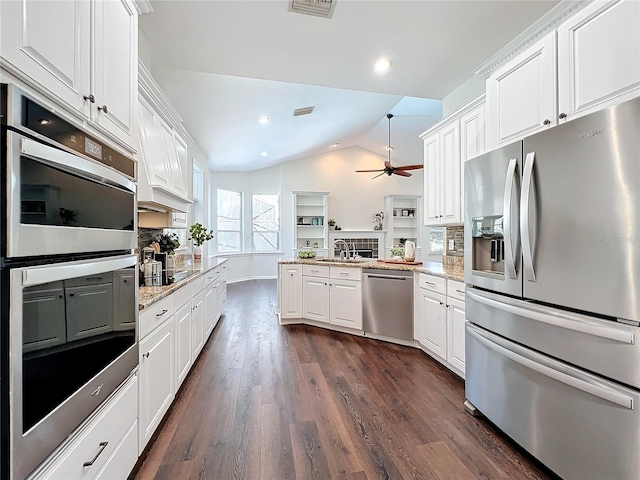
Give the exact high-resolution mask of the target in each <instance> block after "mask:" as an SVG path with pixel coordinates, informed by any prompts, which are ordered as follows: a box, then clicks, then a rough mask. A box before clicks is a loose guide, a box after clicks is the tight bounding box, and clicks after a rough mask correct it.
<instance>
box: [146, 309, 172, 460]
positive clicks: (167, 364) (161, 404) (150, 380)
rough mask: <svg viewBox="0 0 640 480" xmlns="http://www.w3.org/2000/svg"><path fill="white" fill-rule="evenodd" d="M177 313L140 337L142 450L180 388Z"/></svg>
mask: <svg viewBox="0 0 640 480" xmlns="http://www.w3.org/2000/svg"><path fill="white" fill-rule="evenodd" d="M174 334H175V332H174V317H173V316H171V317H170V318H169V319H167V320H166V321H165V322H164V323H163V324H162V325H161V326H160V327H158V328H157V329H156V330H154V331H153V332H152V333H151V334H149V336H147V337H146V338H144V339H143V340H141V341H140V347H139V351H140V408H139V419H138V421H139V437H138V443H139V445H138V446H139V451H140V453H142V450H143V449H144V447H145V446H146V445H147V442H148V441H149V439H150V438H151V436H152V435H153V432H154V431H155V429H156V428H157V426H158V424H159V423H160V421H161V420H162V418H163V417H164V414H165V413H166V412H167V410H168V409H169V407H170V406H171V402H172V401H173V398H174V396H175V392H176V387H175V385H176V381H175V371H176V370H175V338H174Z"/></svg>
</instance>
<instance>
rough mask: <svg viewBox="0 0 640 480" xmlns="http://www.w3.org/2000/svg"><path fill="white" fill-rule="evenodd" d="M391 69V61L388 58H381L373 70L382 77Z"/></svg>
mask: <svg viewBox="0 0 640 480" xmlns="http://www.w3.org/2000/svg"><path fill="white" fill-rule="evenodd" d="M390 68H391V60H389V59H388V58H379V59H378V60H376V63H374V64H373V70H374V71H375V72H376V73H377V74H378V75H382V74H384V73H387V72H388V71H389V69H390Z"/></svg>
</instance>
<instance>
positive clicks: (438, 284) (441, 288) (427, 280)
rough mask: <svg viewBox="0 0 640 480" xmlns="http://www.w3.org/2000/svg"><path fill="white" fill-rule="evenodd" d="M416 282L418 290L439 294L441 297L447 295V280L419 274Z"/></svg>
mask: <svg viewBox="0 0 640 480" xmlns="http://www.w3.org/2000/svg"><path fill="white" fill-rule="evenodd" d="M418 282H419V285H420V288H424V289H426V290H431V291H432V292H437V293H441V294H443V295H446V293H447V280H446V279H445V278H442V277H436V276H433V275H427V274H425V273H421V274H420V278H419V279H418Z"/></svg>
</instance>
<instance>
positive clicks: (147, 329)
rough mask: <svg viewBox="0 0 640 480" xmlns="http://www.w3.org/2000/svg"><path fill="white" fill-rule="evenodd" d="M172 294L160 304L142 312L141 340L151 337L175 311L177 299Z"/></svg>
mask: <svg viewBox="0 0 640 480" xmlns="http://www.w3.org/2000/svg"><path fill="white" fill-rule="evenodd" d="M173 296H174V294H173V293H172V294H171V295H169V296H168V297H166V298H163V299H162V300H160V301H159V302H158V303H155V304H153V305H151V306H150V307H148V308H145V309H144V310H142V312H140V331H139V334H138V335H139V339H140V340H142V339H143V338H144V337H146V336H147V335H149V334H150V333H151V332H152V331H153V330H155V328H156V327H158V326H160V325H161V324H162V323H163V322H164V321H165V320H166V319H168V318H169V317H170V316H171V315H173V312H174V311H175V303H174V302H175V299H174V297H173Z"/></svg>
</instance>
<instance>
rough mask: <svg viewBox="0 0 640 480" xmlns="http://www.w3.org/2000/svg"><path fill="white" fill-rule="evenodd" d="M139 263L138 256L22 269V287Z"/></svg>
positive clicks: (123, 256)
mask: <svg viewBox="0 0 640 480" xmlns="http://www.w3.org/2000/svg"><path fill="white" fill-rule="evenodd" d="M137 262H138V257H137V255H121V256H117V257H108V258H98V259H90V260H81V261H77V262H67V263H56V264H53V265H45V266H40V267H28V268H25V269H22V286H23V287H29V286H32V285H41V284H43V283H49V282H57V281H59V280H68V279H69V278H75V277H86V276H89V275H95V274H97V273H103V272H112V271H114V270H120V269H121V268H127V267H132V266H134V265H136V263H137Z"/></svg>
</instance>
